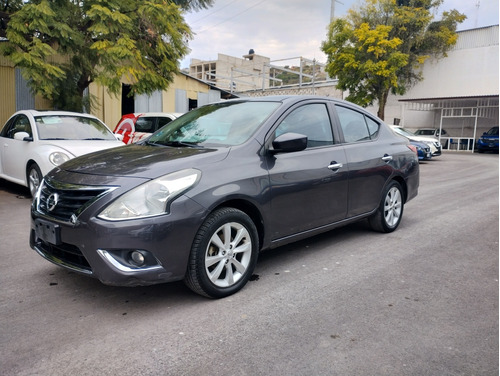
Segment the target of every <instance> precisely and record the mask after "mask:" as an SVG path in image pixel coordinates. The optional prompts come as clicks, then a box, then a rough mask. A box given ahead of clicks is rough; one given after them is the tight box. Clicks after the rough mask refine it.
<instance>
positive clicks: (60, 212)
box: [37, 180, 109, 221]
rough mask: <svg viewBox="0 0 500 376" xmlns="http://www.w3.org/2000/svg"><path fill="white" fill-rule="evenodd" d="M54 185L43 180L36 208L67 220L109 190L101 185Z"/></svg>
mask: <svg viewBox="0 0 500 376" xmlns="http://www.w3.org/2000/svg"><path fill="white" fill-rule="evenodd" d="M55 185H56V184H51V182H49V181H47V180H44V181H43V183H42V187H41V189H40V194H39V197H38V202H37V210H38V211H39V212H40V213H43V214H46V215H49V216H51V217H53V218H56V219H59V220H63V221H69V220H70V218H71V217H72V215H73V214H75V215H76V216H78V215H79V214H80V213H81V212H82V211H83V210H84V209H85V208H86V207H87V206H88V205H90V204H91V203H92V202H94V201H95V200H96V199H97V198H99V197H100V196H102V195H103V194H105V193H106V192H107V191H108V190H109V189H108V188H103V187H98V188H96V187H89V186H74V185H72V186H71V187H70V188H56V187H55Z"/></svg>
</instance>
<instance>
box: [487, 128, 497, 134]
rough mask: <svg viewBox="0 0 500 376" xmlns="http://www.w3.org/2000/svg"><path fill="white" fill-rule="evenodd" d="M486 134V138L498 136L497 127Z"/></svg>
mask: <svg viewBox="0 0 500 376" xmlns="http://www.w3.org/2000/svg"><path fill="white" fill-rule="evenodd" d="M486 134H487V135H488V136H498V127H493V128H491V129H490V130H489V131H488V132H487V133H486Z"/></svg>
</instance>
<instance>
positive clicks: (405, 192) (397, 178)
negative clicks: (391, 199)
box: [392, 175, 408, 203]
mask: <svg viewBox="0 0 500 376" xmlns="http://www.w3.org/2000/svg"><path fill="white" fill-rule="evenodd" d="M392 180H394V181H397V182H398V183H399V185H400V186H401V189H402V190H403V202H404V203H406V201H407V200H408V186H407V184H406V180H405V179H404V178H403V177H402V176H399V175H397V176H394V177H393V178H392Z"/></svg>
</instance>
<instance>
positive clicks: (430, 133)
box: [415, 128, 450, 149]
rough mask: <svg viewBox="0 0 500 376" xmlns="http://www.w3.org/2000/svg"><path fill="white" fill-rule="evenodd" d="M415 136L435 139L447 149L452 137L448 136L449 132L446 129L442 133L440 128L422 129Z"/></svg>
mask: <svg viewBox="0 0 500 376" xmlns="http://www.w3.org/2000/svg"><path fill="white" fill-rule="evenodd" d="M415 135H417V136H425V137H435V138H437V139H438V140H439V142H441V144H442V145H443V147H444V148H445V149H447V148H448V139H449V137H450V135H449V134H448V132H446V130H445V129H441V132H439V128H420V129H417V130H416V131H415ZM443 140H444V142H443Z"/></svg>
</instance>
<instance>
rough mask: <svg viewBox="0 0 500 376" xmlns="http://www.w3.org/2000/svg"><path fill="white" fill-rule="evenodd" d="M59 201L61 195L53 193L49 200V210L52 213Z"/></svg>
mask: <svg viewBox="0 0 500 376" xmlns="http://www.w3.org/2000/svg"><path fill="white" fill-rule="evenodd" d="M58 201H59V194H57V193H52V194H51V195H50V196H49V198H48V199H47V210H48V211H52V210H54V209H55V208H56V206H57V203H58Z"/></svg>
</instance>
